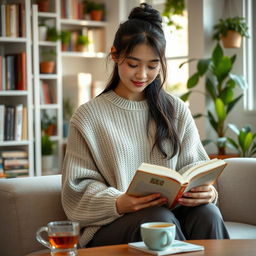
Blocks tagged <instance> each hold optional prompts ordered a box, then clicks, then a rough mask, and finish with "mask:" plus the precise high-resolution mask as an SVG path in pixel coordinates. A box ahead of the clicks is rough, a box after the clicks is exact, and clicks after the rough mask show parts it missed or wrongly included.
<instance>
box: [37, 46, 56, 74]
mask: <svg viewBox="0 0 256 256" xmlns="http://www.w3.org/2000/svg"><path fill="white" fill-rule="evenodd" d="M55 58H56V51H55V50H53V49H46V50H43V51H42V52H41V62H40V73H42V74H52V73H54V69H55Z"/></svg>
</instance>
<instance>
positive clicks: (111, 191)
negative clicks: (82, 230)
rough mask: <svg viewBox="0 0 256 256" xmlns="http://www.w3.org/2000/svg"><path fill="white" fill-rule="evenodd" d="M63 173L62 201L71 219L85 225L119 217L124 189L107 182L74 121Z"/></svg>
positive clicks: (109, 220)
mask: <svg viewBox="0 0 256 256" xmlns="http://www.w3.org/2000/svg"><path fill="white" fill-rule="evenodd" d="M62 176H63V178H62V179H63V180H62V186H63V187H62V204H63V208H64V211H65V213H66V215H67V217H68V218H69V219H71V220H76V221H79V223H80V225H81V227H86V226H101V225H105V224H107V223H109V222H111V221H113V220H115V219H116V218H118V217H119V214H118V213H117V211H116V205H115V200H116V198H117V197H118V196H119V195H120V194H121V193H122V192H120V191H118V190H117V189H115V188H113V187H110V186H109V185H108V184H106V181H105V180H104V178H103V177H102V175H101V173H100V172H99V171H98V170H97V166H96V164H95V161H94V158H93V156H92V152H90V150H89V147H88V145H87V141H86V138H85V137H84V135H82V134H81V132H80V131H79V129H78V128H77V127H76V126H75V125H74V124H73V123H72V122H71V125H70V132H69V139H68V144H67V150H66V155H65V159H64V165H63V175H62Z"/></svg>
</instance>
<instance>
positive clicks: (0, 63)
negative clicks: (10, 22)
mask: <svg viewBox="0 0 256 256" xmlns="http://www.w3.org/2000/svg"><path fill="white" fill-rule="evenodd" d="M0 27H1V26H0ZM2 90H3V56H1V55H0V91H2Z"/></svg>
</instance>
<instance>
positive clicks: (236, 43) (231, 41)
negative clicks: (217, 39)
mask: <svg viewBox="0 0 256 256" xmlns="http://www.w3.org/2000/svg"><path fill="white" fill-rule="evenodd" d="M221 40H222V44H223V46H224V47H225V48H239V47H240V46H241V42H242V37H241V35H240V34H239V33H238V32H236V31H234V30H229V31H228V32H227V35H226V36H225V37H224V36H223V37H222V38H221Z"/></svg>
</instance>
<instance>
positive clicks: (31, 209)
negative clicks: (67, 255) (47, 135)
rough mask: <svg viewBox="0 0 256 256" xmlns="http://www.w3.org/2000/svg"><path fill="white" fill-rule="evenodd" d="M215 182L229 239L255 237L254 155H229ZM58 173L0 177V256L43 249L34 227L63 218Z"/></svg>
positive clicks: (255, 188) (18, 255) (255, 162)
mask: <svg viewBox="0 0 256 256" xmlns="http://www.w3.org/2000/svg"><path fill="white" fill-rule="evenodd" d="M226 161H227V162H228V163H229V164H228V166H227V167H226V169H225V171H224V172H223V174H222V175H221V176H220V178H219V181H218V191H219V207H220V209H221V212H222V214H223V216H224V220H225V221H226V223H227V227H228V230H229V232H230V235H231V238H233V239H234V238H241V239H245V238H254V239H256V200H255V198H256V158H254V159H253V158H236V159H235V158H233V159H228V160H226ZM60 190H61V176H60V175H53V176H42V177H30V178H19V179H8V180H0V255H1V256H24V255H27V254H29V253H31V252H35V251H38V250H42V249H44V247H43V246H42V245H41V244H39V243H38V242H37V241H36V239H35V232H36V230H37V229H38V228H39V227H41V226H44V225H46V224H47V223H48V222H50V221H53V220H64V219H66V216H65V214H64V212H63V209H62V206H61V195H60Z"/></svg>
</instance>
